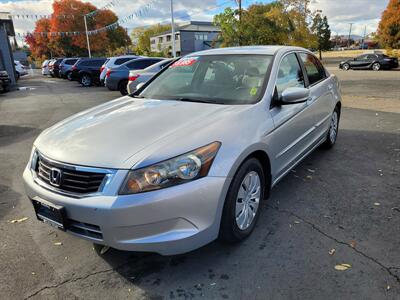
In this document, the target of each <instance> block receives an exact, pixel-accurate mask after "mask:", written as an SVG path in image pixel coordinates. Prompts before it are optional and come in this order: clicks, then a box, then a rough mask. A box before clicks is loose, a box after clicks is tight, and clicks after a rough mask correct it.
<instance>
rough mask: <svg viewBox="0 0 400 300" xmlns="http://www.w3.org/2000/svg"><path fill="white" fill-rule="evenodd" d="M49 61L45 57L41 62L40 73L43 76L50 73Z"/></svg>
mask: <svg viewBox="0 0 400 300" xmlns="http://www.w3.org/2000/svg"><path fill="white" fill-rule="evenodd" d="M49 63H50V59H46V60H45V61H44V62H43V63H42V75H43V76H47V75H50V71H49Z"/></svg>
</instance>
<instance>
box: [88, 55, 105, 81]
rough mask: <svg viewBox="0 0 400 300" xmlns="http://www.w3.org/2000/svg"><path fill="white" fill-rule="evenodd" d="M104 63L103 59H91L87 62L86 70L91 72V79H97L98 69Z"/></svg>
mask: <svg viewBox="0 0 400 300" xmlns="http://www.w3.org/2000/svg"><path fill="white" fill-rule="evenodd" d="M104 62H105V59H93V60H91V61H90V62H89V64H88V68H89V70H90V71H91V73H92V76H93V77H95V78H99V76H100V68H101V66H102V65H103V63H104Z"/></svg>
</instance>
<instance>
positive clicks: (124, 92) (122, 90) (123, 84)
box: [118, 80, 128, 96]
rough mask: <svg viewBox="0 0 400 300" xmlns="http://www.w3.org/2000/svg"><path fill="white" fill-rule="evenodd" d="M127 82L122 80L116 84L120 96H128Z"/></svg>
mask: <svg viewBox="0 0 400 300" xmlns="http://www.w3.org/2000/svg"><path fill="white" fill-rule="evenodd" d="M127 86H128V80H122V81H121V82H120V83H119V84H118V90H119V91H120V93H121V95H122V96H125V95H128V87H127Z"/></svg>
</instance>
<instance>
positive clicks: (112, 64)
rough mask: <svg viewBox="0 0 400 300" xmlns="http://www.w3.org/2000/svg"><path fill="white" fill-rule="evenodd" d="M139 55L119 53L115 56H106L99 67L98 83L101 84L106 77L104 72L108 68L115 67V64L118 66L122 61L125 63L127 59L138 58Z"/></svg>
mask: <svg viewBox="0 0 400 300" xmlns="http://www.w3.org/2000/svg"><path fill="white" fill-rule="evenodd" d="M139 57H140V56H137V55H121V56H116V57H110V58H108V59H107V60H106V61H105V62H104V64H103V65H102V66H101V69H100V72H101V73H100V83H101V84H102V85H103V84H104V80H105V79H106V73H107V70H108V69H109V68H115V67H116V66H120V65H122V64H123V63H126V62H127V61H129V60H132V59H135V58H139Z"/></svg>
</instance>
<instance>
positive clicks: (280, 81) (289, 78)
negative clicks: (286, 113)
mask: <svg viewBox="0 0 400 300" xmlns="http://www.w3.org/2000/svg"><path fill="white" fill-rule="evenodd" d="M289 87H304V77H303V72H302V70H301V68H300V65H299V62H298V60H297V57H296V54H294V53H291V54H288V55H286V56H285V57H284V58H283V59H282V61H281V65H280V66H279V70H278V78H277V79H276V92H277V96H278V98H279V97H280V96H281V95H282V92H283V91H284V90H285V89H287V88H289Z"/></svg>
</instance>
